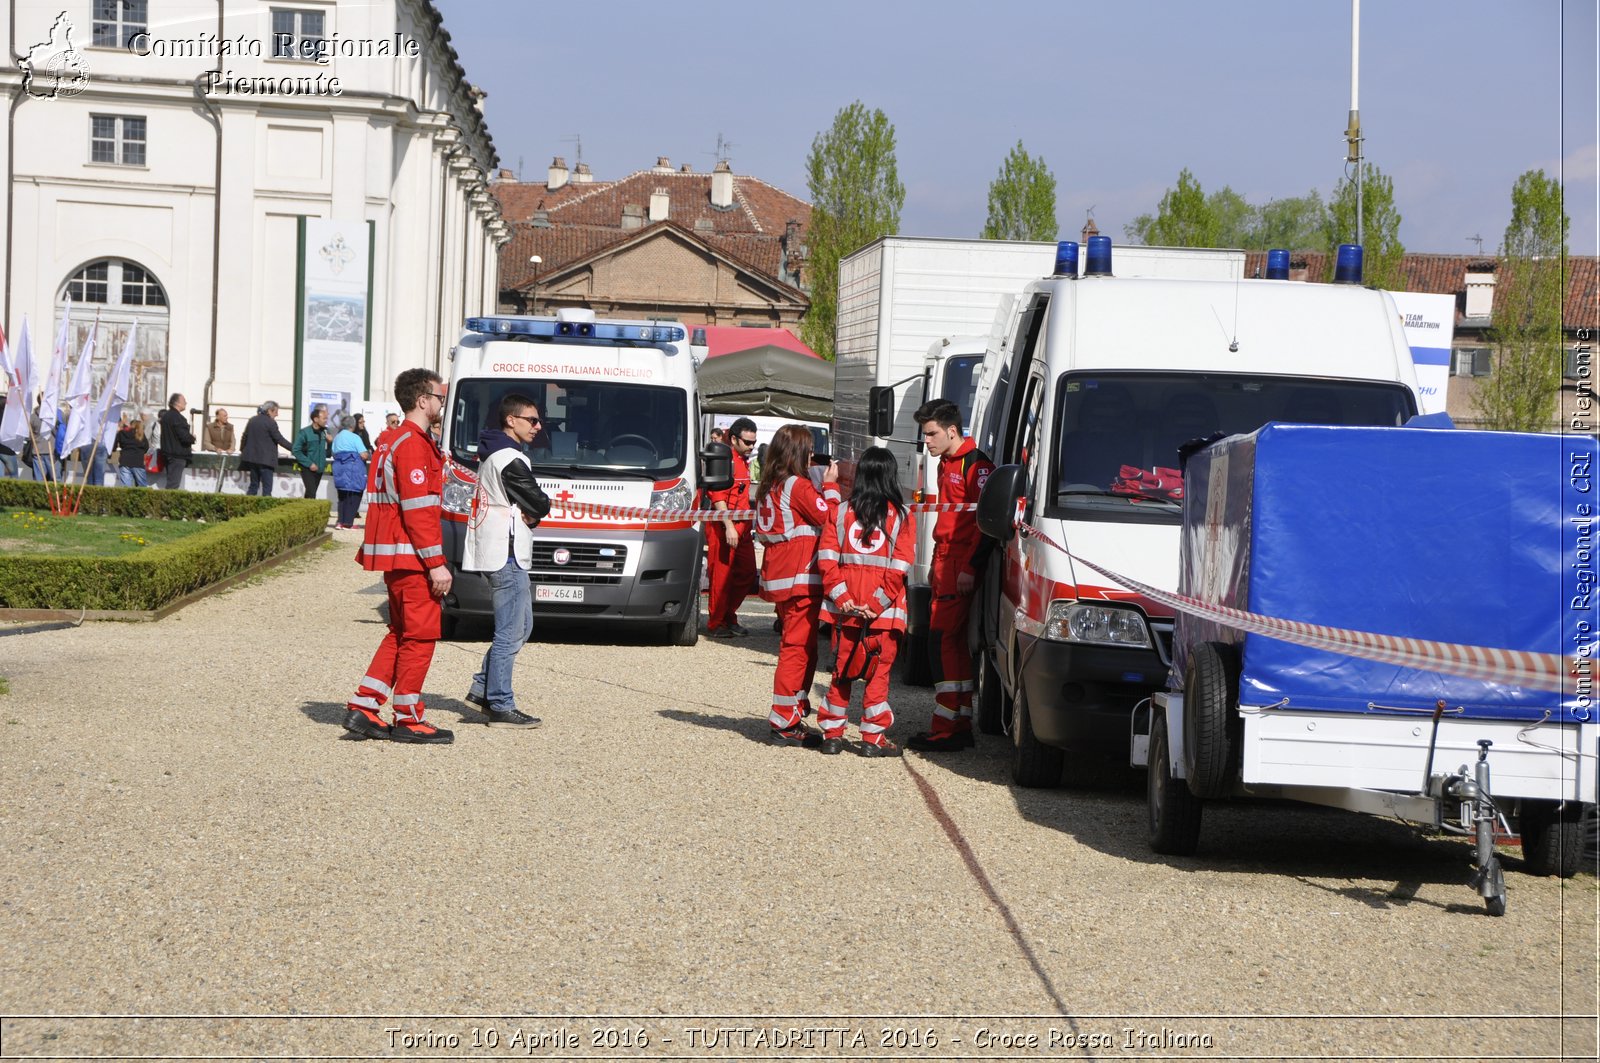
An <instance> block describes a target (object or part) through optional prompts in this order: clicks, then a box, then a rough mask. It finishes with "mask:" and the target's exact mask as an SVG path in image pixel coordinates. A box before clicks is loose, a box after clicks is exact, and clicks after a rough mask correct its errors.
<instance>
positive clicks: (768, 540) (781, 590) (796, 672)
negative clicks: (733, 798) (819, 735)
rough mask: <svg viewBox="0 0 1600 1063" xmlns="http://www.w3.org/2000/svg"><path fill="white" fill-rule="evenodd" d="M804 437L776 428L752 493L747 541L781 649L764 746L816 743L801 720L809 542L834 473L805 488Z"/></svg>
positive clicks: (802, 432) (810, 652) (811, 668)
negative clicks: (755, 548)
mask: <svg viewBox="0 0 1600 1063" xmlns="http://www.w3.org/2000/svg"><path fill="white" fill-rule="evenodd" d="M810 468H811V432H810V431H809V430H807V429H805V428H802V427H800V426H799V425H797V424H786V425H784V426H783V427H782V428H780V429H778V431H777V432H776V433H774V435H773V437H772V443H771V444H770V445H769V446H768V447H767V460H766V461H765V462H764V463H763V464H762V468H761V482H760V484H758V485H757V487H756V521H755V537H756V540H757V541H758V542H760V543H761V544H762V548H763V552H762V557H761V597H762V598H763V599H765V600H766V601H769V602H771V603H773V605H775V606H777V609H778V621H779V626H780V628H781V630H782V633H783V634H782V642H781V644H780V645H779V647H778V670H777V672H775V673H774V674H773V677H772V714H771V715H770V716H768V717H767V719H768V720H769V721H770V722H771V724H772V741H773V742H776V743H778V744H780V745H806V744H808V743H807V739H810V744H815V743H816V734H815V732H812V731H808V730H806V729H805V727H804V726H802V724H801V721H802V720H803V719H804V717H805V715H806V713H808V712H809V711H810V701H809V700H808V699H809V695H810V692H811V681H812V679H813V677H815V675H816V671H817V614H818V613H819V612H820V611H821V609H822V580H821V577H820V576H818V574H817V539H818V535H819V533H820V532H821V530H822V528H824V527H826V526H827V524H828V522H829V518H830V517H832V515H833V511H834V509H835V507H837V506H838V504H839V489H838V487H837V486H836V484H837V482H838V479H839V467H838V465H837V464H834V463H831V462H830V463H829V465H828V467H827V469H826V470H825V471H823V473H822V484H821V490H820V491H819V490H818V487H817V485H816V484H814V483H812V481H811V476H810Z"/></svg>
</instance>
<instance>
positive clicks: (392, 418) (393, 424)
mask: <svg viewBox="0 0 1600 1063" xmlns="http://www.w3.org/2000/svg"><path fill="white" fill-rule="evenodd" d="M383 426H384V427H385V428H399V427H400V415H399V414H398V413H388V414H384V417H383Z"/></svg>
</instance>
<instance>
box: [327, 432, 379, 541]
mask: <svg viewBox="0 0 1600 1063" xmlns="http://www.w3.org/2000/svg"><path fill="white" fill-rule="evenodd" d="M358 418H359V415H356V416H352V415H350V414H346V415H345V416H344V418H343V422H342V424H341V426H340V429H339V434H338V435H337V436H335V437H334V440H333V488H334V490H335V491H337V492H338V493H339V517H338V522H337V526H338V527H340V528H345V529H349V528H354V527H355V526H356V516H357V515H358V514H359V513H360V510H361V494H362V492H363V491H365V490H366V489H367V458H368V457H369V456H370V455H371V454H372V451H371V449H369V448H368V447H365V446H362V445H361V437H360V436H358V435H356V433H355V432H354V430H353V429H352V427H351V426H353V425H354V424H355V422H356V421H357V420H358Z"/></svg>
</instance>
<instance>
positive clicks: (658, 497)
mask: <svg viewBox="0 0 1600 1063" xmlns="http://www.w3.org/2000/svg"><path fill="white" fill-rule="evenodd" d="M693 504H694V492H693V491H691V490H689V485H688V484H686V483H684V482H683V481H682V480H679V481H678V482H677V483H675V484H673V485H672V486H671V487H669V488H667V489H666V490H665V491H651V492H650V508H651V509H688V508H689V507H690V506H691V505H693Z"/></svg>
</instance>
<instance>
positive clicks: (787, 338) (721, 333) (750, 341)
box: [706, 325, 821, 358]
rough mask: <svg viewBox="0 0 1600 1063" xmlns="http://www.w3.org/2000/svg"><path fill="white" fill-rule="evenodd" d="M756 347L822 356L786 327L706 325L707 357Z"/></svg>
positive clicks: (814, 356) (815, 356)
mask: <svg viewBox="0 0 1600 1063" xmlns="http://www.w3.org/2000/svg"><path fill="white" fill-rule="evenodd" d="M756 347H782V348H783V349H784V350H786V351H794V352H795V353H796V354H804V355H808V356H810V357H812V358H819V357H821V355H819V354H817V352H816V351H813V350H812V349H811V348H810V347H807V346H806V345H805V344H804V343H801V342H800V338H799V337H798V336H796V335H795V334H794V333H792V332H790V331H789V330H788V329H786V328H738V327H735V326H727V325H707V326H706V357H707V358H715V357H717V356H718V355H719V354H737V353H739V352H740V351H748V350H752V349H753V348H756Z"/></svg>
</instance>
